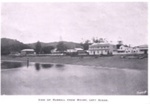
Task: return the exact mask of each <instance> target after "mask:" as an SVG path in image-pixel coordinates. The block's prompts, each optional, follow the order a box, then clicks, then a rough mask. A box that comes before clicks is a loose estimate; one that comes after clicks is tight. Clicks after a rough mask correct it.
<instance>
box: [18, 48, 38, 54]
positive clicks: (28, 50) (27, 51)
mask: <svg viewBox="0 0 150 104" xmlns="http://www.w3.org/2000/svg"><path fill="white" fill-rule="evenodd" d="M35 54H36V53H35V51H34V49H23V50H21V55H35Z"/></svg>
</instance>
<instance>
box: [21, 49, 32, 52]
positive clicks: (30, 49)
mask: <svg viewBox="0 0 150 104" xmlns="http://www.w3.org/2000/svg"><path fill="white" fill-rule="evenodd" d="M21 51H30V52H31V51H32V52H33V51H34V49H23V50H21Z"/></svg>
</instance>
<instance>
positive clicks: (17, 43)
mask: <svg viewBox="0 0 150 104" xmlns="http://www.w3.org/2000/svg"><path fill="white" fill-rule="evenodd" d="M5 95H90V96H93V95H97V96H101V95H104V96H105V95H113V96H114V95H125V96H131V95H136V96H148V3H147V2H38V3H36V2H31V3H29V2H21V3H17V2H16V3H15V2H12V3H11V2H9V3H7V2H5V3H1V96H5Z"/></svg>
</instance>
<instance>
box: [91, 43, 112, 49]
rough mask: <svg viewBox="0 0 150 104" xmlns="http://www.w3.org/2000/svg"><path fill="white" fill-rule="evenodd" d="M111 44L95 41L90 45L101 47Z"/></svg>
mask: <svg viewBox="0 0 150 104" xmlns="http://www.w3.org/2000/svg"><path fill="white" fill-rule="evenodd" d="M109 45H111V44H109V43H93V44H92V45H90V46H89V47H90V48H91V47H99V46H109Z"/></svg>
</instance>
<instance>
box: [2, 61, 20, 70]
mask: <svg viewBox="0 0 150 104" xmlns="http://www.w3.org/2000/svg"><path fill="white" fill-rule="evenodd" d="M19 67H22V63H21V62H2V63H1V68H2V69H11V68H19Z"/></svg>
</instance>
